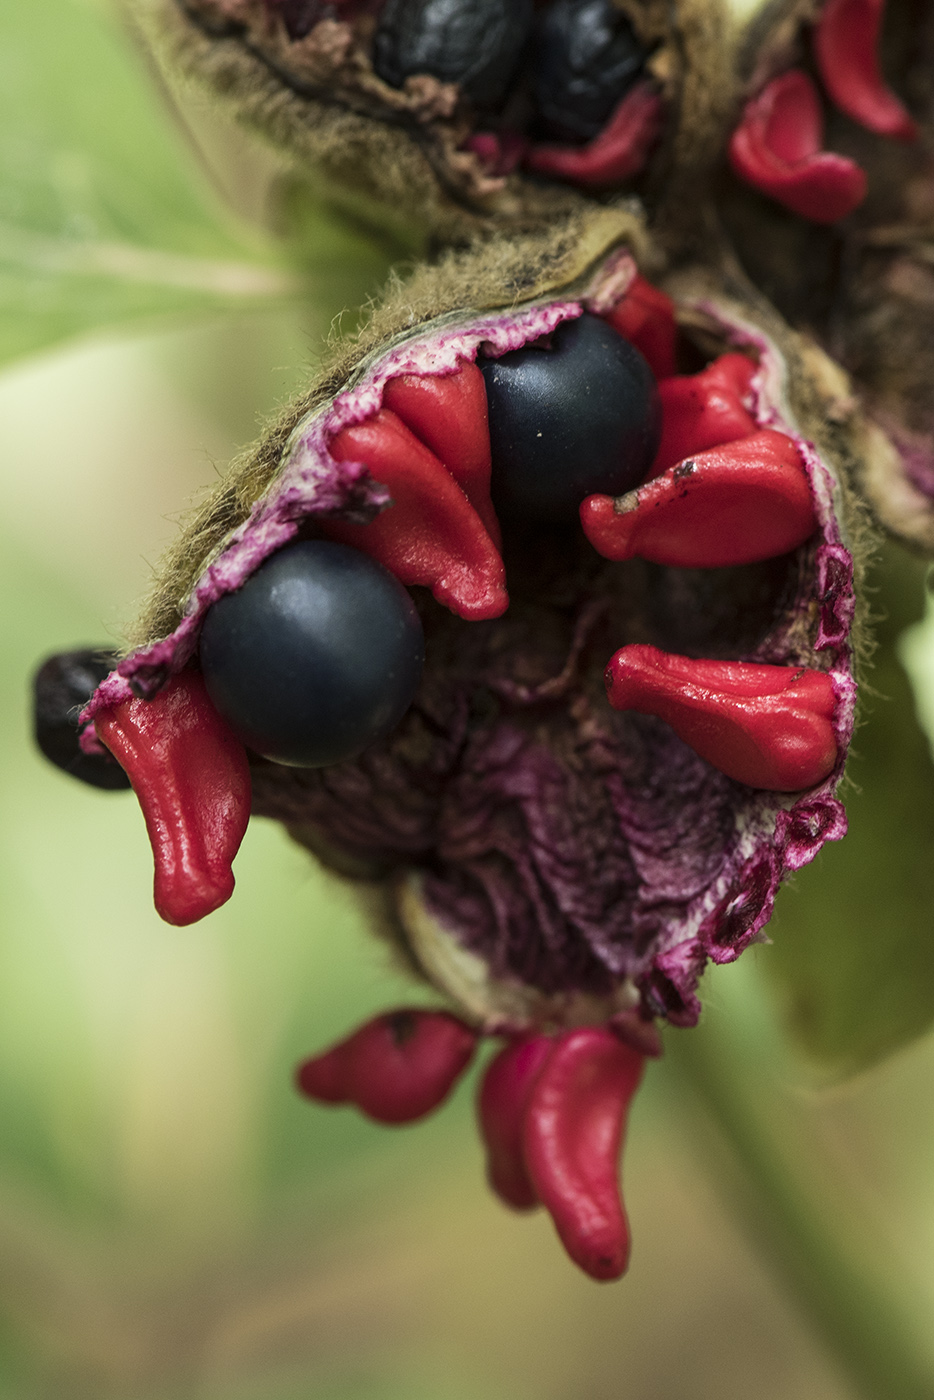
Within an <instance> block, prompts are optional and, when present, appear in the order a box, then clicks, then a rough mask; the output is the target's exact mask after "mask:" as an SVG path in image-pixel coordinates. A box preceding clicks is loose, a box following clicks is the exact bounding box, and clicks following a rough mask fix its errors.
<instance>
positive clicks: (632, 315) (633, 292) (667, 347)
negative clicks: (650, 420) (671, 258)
mask: <svg viewBox="0 0 934 1400" xmlns="http://www.w3.org/2000/svg"><path fill="white" fill-rule="evenodd" d="M603 319H604V320H605V321H607V322H608V323H609V324H610V325H611V326H612V327H613V329H614V330H615V331H618V332H619V334H620V335H621V336H622V337H623V339H624V340H628V341H629V342H630V343H631V344H632V345H634V346H635V347H636V349H637V350H638V351H639V352H640V353H641V354H642V355H644V356H645V358H646V360H647V362H648V366H649V369H650V370H651V371H652V373H653V374H654V375H655V378H656V379H665V378H667V377H668V376H670V375H672V374H674V372H675V349H676V346H677V342H678V327H677V325H676V323H675V304H674V302H673V301H672V299H671V297H669V296H666V295H665V293H664V292H662V291H659V289H658V288H657V287H653V286H652V284H651V282H646V280H645V278H644V277H641V276H639V275H638V274H637V275H636V276H635V278H634V279H633V281H632V282H631V283H630V286H629V289H628V291H627V292H626V295H625V296H624V297H623V299H622V301H620V302H617V304H616V306H614V307H613V310H612V311H608V312H607V313H606V314H605V316H604V318H603Z"/></svg>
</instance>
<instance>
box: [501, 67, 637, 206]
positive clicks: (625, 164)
mask: <svg viewBox="0 0 934 1400" xmlns="http://www.w3.org/2000/svg"><path fill="white" fill-rule="evenodd" d="M662 108H663V104H662V99H661V97H660V96H659V94H658V92H656V90H655V87H654V86H653V84H652V83H650V82H643V83H637V84H636V86H635V87H633V88H630V90H629V92H627V94H626V96H625V97H624V98H623V99H622V101H621V102H620V103H619V105H618V106H617V107H616V109H615V111H614V112H613V115H612V116H611V117H610V119H609V121H608V122H607V124H606V126H605V127H604V128H603V130H602V131H601V132H600V135H599V136H597V137H595V138H594V140H593V141H591V142H590V143H589V145H586V146H548V145H533V146H532V147H531V148H530V150H529V151H528V153H527V155H526V157H525V159H524V161H523V164H524V165H525V166H526V168H527V169H529V170H535V171H537V172H538V173H539V174H540V175H553V176H556V177H557V178H558V179H559V180H569V181H571V182H572V183H573V184H575V185H583V186H585V188H587V189H601V188H603V187H605V186H607V185H616V184H619V183H620V182H621V181H622V180H628V179H629V177H630V176H631V175H637V174H638V173H639V171H640V170H641V169H642V167H643V165H645V162H646V159H647V158H648V154H649V151H650V150H651V148H652V146H653V145H654V144H655V142H656V140H657V139H658V136H659V133H660V132H661V128H662Z"/></svg>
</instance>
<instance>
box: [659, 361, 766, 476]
mask: <svg viewBox="0 0 934 1400" xmlns="http://www.w3.org/2000/svg"><path fill="white" fill-rule="evenodd" d="M755 372H756V365H755V363H754V362H753V361H752V360H750V358H749V356H748V355H739V354H729V355H721V356H720V357H719V359H716V360H714V361H713V363H712V364H710V365H708V366H707V368H706V369H703V370H701V372H700V373H699V374H679V375H674V376H672V377H671V378H669V379H663V380H662V381H661V382H660V383H659V386H658V396H659V398H660V400H661V405H662V440H661V442H660V443H659V447H658V453H657V455H656V458H655V461H654V462H653V463H652V470H651V471H650V472H649V477H648V479H649V480H650V481H651V480H652V479H653V478H654V477H657V476H661V475H662V474H663V473H664V472H666V471H667V470H668V468H669V467H673V466H675V465H676V464H677V463H678V462H683V461H684V460H685V458H686V457H690V456H691V455H692V454H693V453H695V452H705V451H706V450H707V449H708V448H711V447H722V446H724V445H725V444H726V443H728V442H735V441H736V439H737V438H743V437H749V436H750V435H751V434H752V433H754V432H755V431H756V420H755V419H754V418H753V416H752V414H751V413H750V412H749V410H748V408H746V405H745V403H744V400H745V398H746V396H747V395H748V393H749V386H750V382H751V380H752V377H753V375H754V374H755Z"/></svg>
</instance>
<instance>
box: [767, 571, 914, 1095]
mask: <svg viewBox="0 0 934 1400" xmlns="http://www.w3.org/2000/svg"><path fill="white" fill-rule="evenodd" d="M925 568H926V565H925V564H924V563H923V562H922V561H920V560H916V559H913V558H911V557H909V556H908V555H906V554H905V553H904V552H902V551H901V550H898V549H896V548H895V547H894V546H890V547H888V548H887V550H886V551H885V556H884V569H883V572H882V575H881V577H880V579H879V584H880V585H881V586H880V591H879V593H878V595H877V597H876V600H875V601H876V612H877V613H878V612H881V613H882V614H883V621H882V622H881V623H880V625H879V627H878V631H877V635H878V640H879V649H878V651H877V653H876V655H875V658H874V665H873V667H872V669H871V670H870V671H869V674H868V678H867V679H868V681H869V684H870V685H871V687H872V690H873V691H874V692H875V694H874V695H873V696H872V697H871V698H870V700H869V701H868V703H867V704H866V705H865V706H864V711H863V719H864V723H863V725H862V727H861V728H859V729H857V732H856V737H855V741H854V744H853V750H852V754H851V759H850V764H849V768H848V778H849V779H850V781H849V782H848V784H847V786H846V787H845V788H844V790H843V791H842V793H841V795H842V796H843V797H844V800H845V802H846V808H847V814H848V817H849V824H850V829H849V833H848V835H847V836H846V838H845V839H844V840H843V841H842V842H841V843H840V844H839V845H833V846H828V847H825V849H824V851H823V852H822V853H821V855H820V856H819V857H818V858H817V860H816V861H815V862H814V864H813V865H812V866H810V867H808V868H807V869H806V870H802V871H801V872H800V873H799V874H798V875H797V876H796V877H795V880H794V881H793V882H792V884H791V886H790V887H789V888H786V889H785V890H784V891H783V893H782V895H781V897H780V899H779V902H778V906H777V912H776V915H775V918H774V919H773V921H772V924H771V926H770V928H769V934H770V935H771V937H772V938H773V939H774V945H775V946H774V948H772V949H770V950H768V953H766V954H764V955H763V964H764V966H766V967H767V968H768V969H769V970H770V971H771V973H772V974H773V975H774V977H775V978H776V979H777V982H778V986H779V988H780V990H781V992H782V994H783V997H784V1000H785V1005H786V1009H787V1013H788V1020H789V1024H790V1025H791V1027H792V1029H793V1031H794V1033H795V1035H796V1037H797V1038H798V1040H799V1042H800V1043H801V1044H802V1046H803V1047H804V1048H805V1050H806V1051H808V1052H809V1053H810V1055H811V1056H813V1057H814V1058H815V1059H816V1060H817V1061H818V1063H819V1065H820V1066H821V1069H822V1071H823V1072H824V1073H827V1074H829V1075H832V1076H833V1077H841V1076H844V1075H847V1074H851V1073H853V1072H855V1071H857V1070H860V1069H863V1068H865V1067H866V1066H868V1065H871V1064H873V1063H874V1062H876V1061H878V1060H880V1059H882V1058H883V1057H884V1056H886V1055H888V1054H891V1053H892V1051H894V1050H897V1049H898V1048H899V1047H900V1046H902V1045H905V1044H907V1043H908V1042H909V1041H911V1040H913V1039H914V1038H915V1037H916V1036H918V1035H921V1034H922V1032H924V1031H926V1030H927V1029H928V1028H929V1027H930V1026H931V1024H932V1022H934V763H932V760H931V752H930V747H929V744H928V741H927V739H926V737H925V735H924V733H923V732H922V730H921V728H920V726H919V724H918V721H917V718H916V714H915V706H914V700H913V696H912V693H911V687H910V685H909V681H908V677H907V675H906V674H905V671H904V669H903V667H902V665H901V663H900V661H899V659H898V642H899V638H900V637H901V635H902V633H903V632H904V630H905V628H906V627H907V626H909V625H910V624H912V623H913V622H916V621H917V619H918V618H919V617H920V616H921V613H922V611H923V603H924V586H923V582H924V572H925Z"/></svg>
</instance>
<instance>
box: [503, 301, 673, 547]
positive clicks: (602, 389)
mask: <svg viewBox="0 0 934 1400" xmlns="http://www.w3.org/2000/svg"><path fill="white" fill-rule="evenodd" d="M477 363H478V364H479V365H480V368H481V370H482V372H483V377H484V380H485V381H486V392H487V402H488V404H489V412H490V443H491V446H492V451H493V477H492V496H493V504H494V506H495V507H496V510H497V512H498V513H500V514H501V515H503V516H504V517H508V516H513V517H516V518H524V519H527V520H537V521H543V522H549V523H553V524H559V523H561V522H562V521H565V522H569V521H573V520H576V519H577V516H578V508H579V506H580V503H581V501H583V500H584V498H585V497H586V496H589V495H591V494H592V493H593V492H595V491H601V492H606V493H607V494H608V495H611V496H619V495H622V494H623V493H624V492H626V491H631V490H632V489H633V487H634V486H638V485H639V484H640V482H642V481H644V479H645V476H646V473H647V472H648V470H649V468H650V466H651V465H652V460H653V458H654V457H655V453H656V452H657V451H658V443H659V438H660V436H661V407H660V404H659V398H658V389H657V388H656V384H655V379H654V377H653V375H652V371H651V370H650V369H649V367H648V365H647V364H646V362H645V360H644V359H643V358H642V356H641V355H640V354H639V351H638V350H637V349H636V348H635V346H633V345H630V344H629V342H628V340H623V338H622V336H620V335H617V333H616V331H614V330H613V329H612V327H610V326H608V325H607V324H606V322H605V321H601V320H600V318H599V317H598V316H591V315H589V314H588V313H586V312H585V313H584V315H583V316H580V317H579V318H578V319H577V320H575V321H565V322H563V323H562V324H561V325H560V326H559V327H558V329H557V330H556V331H555V332H554V334H553V335H552V336H551V338H550V348H549V347H546V346H543V347H539V346H537V345H527V346H524V347H523V348H522V349H521V350H512V351H510V352H509V353H508V354H506V355H503V356H501V358H500V359H498V360H478V362H477Z"/></svg>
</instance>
